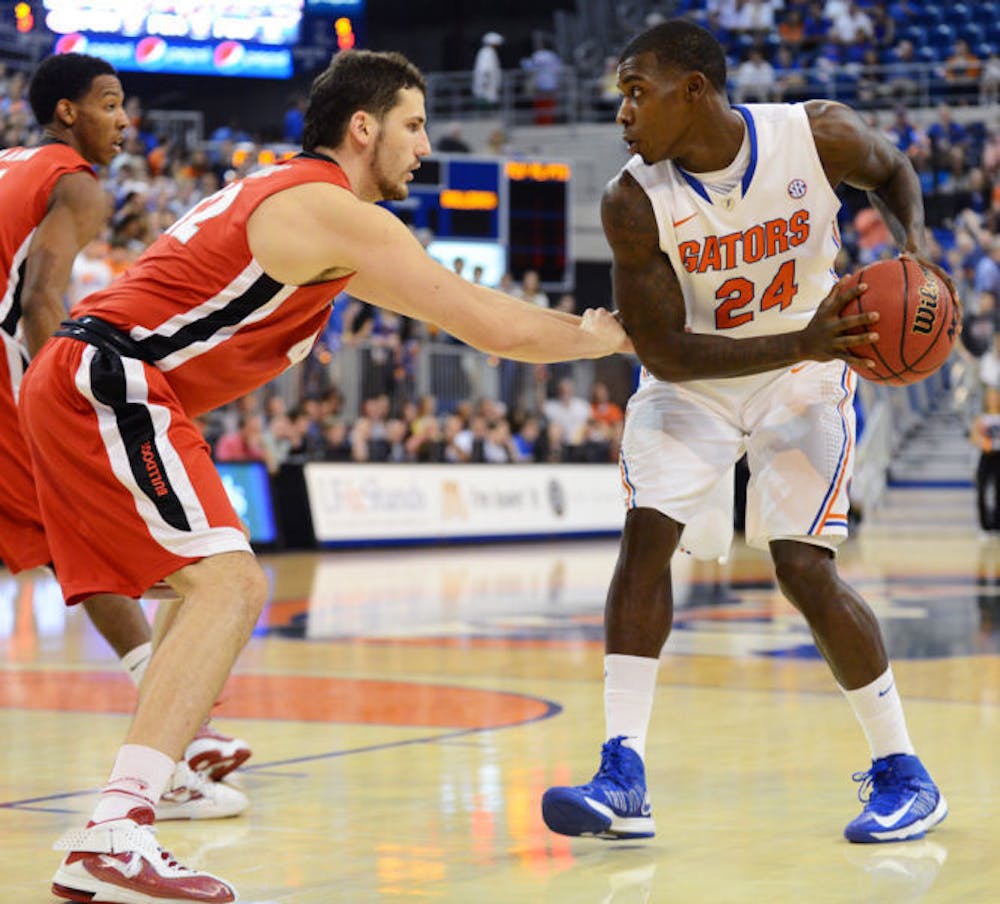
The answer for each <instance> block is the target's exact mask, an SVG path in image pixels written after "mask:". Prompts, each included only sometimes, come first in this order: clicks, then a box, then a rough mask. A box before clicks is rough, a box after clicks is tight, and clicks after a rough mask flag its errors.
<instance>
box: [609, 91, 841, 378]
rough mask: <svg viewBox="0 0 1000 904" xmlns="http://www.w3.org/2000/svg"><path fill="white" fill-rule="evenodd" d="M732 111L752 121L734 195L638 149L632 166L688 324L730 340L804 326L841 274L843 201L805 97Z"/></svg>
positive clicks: (629, 169)
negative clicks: (648, 160)
mask: <svg viewBox="0 0 1000 904" xmlns="http://www.w3.org/2000/svg"><path fill="white" fill-rule="evenodd" d="M734 109H736V110H738V111H739V113H740V114H741V115H742V116H743V118H744V120H745V121H746V126H747V134H748V138H749V143H750V160H749V163H748V165H747V169H746V171H745V173H744V174H743V177H742V180H741V181H740V183H739V184H737V185H736V187H735V188H734V189H733V191H732V192H731V193H730V194H729V195H728V196H722V195H719V194H717V193H714V192H711V191H709V190H708V189H707V188H706V187H705V186H704V185H703V184H702V183H701V182H699V181H698V178H697V177H696V176H694V175H692V174H691V173H687V172H685V171H684V170H682V169H681V168H680V167H679V166H677V164H675V163H674V162H673V161H670V160H664V161H661V162H660V163H656V164H653V165H652V166H648V165H646V164H645V163H643V161H642V158H641V157H639V156H638V155H637V156H635V157H633V158H632V159H631V160H630V161H629V162H628V163H627V164H626V165H625V171H627V172H628V173H630V174H631V175H632V176H633V177H634V178H635V179H636V181H637V182H638V183H639V185H641V186H642V188H643V189H644V190H645V192H646V194H647V195H648V196H649V199H650V202H651V204H652V206H653V212H654V213H655V215H656V223H657V226H658V228H659V234H660V248H661V249H662V250H663V252H664V253H665V254H666V255H667V256H668V257H669V258H670V262H671V264H672V265H673V268H674V272H675V273H676V274H677V279H678V280H679V282H680V286H681V291H682V292H683V294H684V304H685V308H686V325H687V329H689V330H690V331H692V332H696V333H716V334H718V335H720V336H729V337H732V338H741V337H745V336H760V335H768V334H775V333H785V332H791V331H793V330H799V329H802V327H804V326H805V325H806V323H808V322H809V319H810V318H811V316H812V314H813V312H814V311H815V310H816V308H817V307H818V306H819V303H820V302H821V301H822V300H823V299H824V298H825V297H826V295H827V294H828V293H829V291H830V289H831V287H832V286H833V284H834V283H835V282H836V280H837V275H836V273H835V271H834V270H833V262H834V258H835V257H836V255H837V251H838V250H839V248H840V236H839V233H838V230H837V222H836V217H837V212H838V210H839V209H840V200H839V199H838V198H837V196H836V194H835V193H834V191H833V188H832V187H831V186H830V183H829V181H828V180H827V178H826V174H825V173H824V171H823V166H822V164H821V163H820V159H819V154H818V153H817V151H816V144H815V142H814V141H813V137H812V131H811V129H810V127H809V122H808V119H807V116H806V112H805V108H804V107H803V106H802V105H801V104H748V105H746V106H737V107H734ZM643 376H644V380H648V379H651V378H650V377H649V376H648V374H645V373H644V375H643Z"/></svg>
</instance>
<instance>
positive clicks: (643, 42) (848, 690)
mask: <svg viewBox="0 0 1000 904" xmlns="http://www.w3.org/2000/svg"><path fill="white" fill-rule="evenodd" d="M618 84H619V88H620V90H621V92H622V94H623V98H622V101H621V106H620V108H619V111H618V116H617V120H618V122H619V123H620V124H621V126H622V128H623V130H624V139H625V141H626V143H627V144H628V148H629V150H630V151H631V153H632V154H633V156H632V158H631V160H630V161H629V162H628V163H627V164H626V166H625V167H624V168H623V169H622V171H621V172H620V173H619V174H618V176H617V177H616V178H615V179H613V180H612V181H611V183H610V184H609V185H608V187H607V189H606V191H605V194H604V198H603V202H602V210H601V214H602V221H603V225H604V231H605V234H606V235H607V238H608V241H609V243H610V245H611V248H612V251H613V257H614V266H613V286H614V295H615V302H616V304H617V307H618V309H619V311H620V316H621V319H622V322H623V324H624V326H625V328H626V331H627V332H628V334H629V336H630V338H631V339H632V342H633V344H634V346H635V349H636V352H637V354H638V355H639V357H640V359H641V361H642V363H643V365H644V370H643V376H642V380H641V383H640V386H639V389H638V391H637V392H636V394H635V395H634V396H633V398H632V399H631V401H630V404H629V407H628V414H627V417H626V425H625V433H624V438H623V442H622V455H621V465H622V478H623V483H624V485H625V490H626V503H627V508H628V512H627V516H626V520H625V527H624V533H623V536H622V541H621V548H620V553H619V558H618V563H617V566H616V568H615V573H614V576H613V578H612V581H611V587H610V590H609V592H608V598H607V607H606V612H605V625H606V631H607V637H606V654H607V655H606V657H605V716H606V722H607V725H606V728H607V734H606V738H607V741H606V743H605V744H604V746H603V748H602V755H601V765H600V769H599V771H598V772H597V774H596V775H595V776H594V778H593V779H592V781H591V782H590V783H588V784H586V785H583V786H579V787H569V788H566V787H557V788H550V789H549V790H548V791H547V792H546V793H545V795H544V797H543V801H542V811H543V815H544V818H545V821H546V823H547V824H548V826H549V828H551V829H552V830H553V831H556V832H560V833H562V834H566V835H598V836H601V837H610V838H632V837H648V836H651V835H653V833H654V823H653V817H652V811H651V808H650V803H649V797H648V794H647V791H646V781H645V767H644V755H645V753H644V747H645V740H646V733H647V728H648V724H649V718H650V712H651V709H652V703H653V693H654V688H655V685H656V674H657V666H658V659H659V655H660V651H661V649H662V647H663V645H664V643H665V642H666V640H667V637H668V635H669V633H670V628H671V622H672V617H673V601H672V597H671V585H670V559H671V555H672V554H673V552H674V550H675V549H676V548H677V546H678V542H679V540H680V536H681V532H682V530H683V529H684V526H685V524H687V523H689V522H695V523H697V522H698V520H700V519H701V518H703V517H705V516H706V514H708V513H709V510H710V509H711V508H712V507H713V506H715V505H717V504H718V498H719V494H718V492H717V491H718V488H719V485H720V481H726V480H729V481H731V477H730V468H731V467H732V465H733V463H734V462H736V461H737V460H738V459H739V458H740V457H741V456H742V454H743V453H744V452H746V454H747V457H748V461H749V466H750V474H751V476H750V483H749V487H748V494H747V496H748V505H747V508H748V510H747V526H746V534H747V541H748V542H749V543H750V544H751V545H754V546H759V547H762V548H768V549H770V552H771V556H772V558H773V560H774V565H775V570H776V574H777V580H778V584H779V586H780V587H781V590H782V591H783V593H784V594H785V595H786V596H787V597H788V598H789V599H790V600H791V601H792V603H793V604H794V605H795V606H796V607H797V608H798V609H799V611H800V612H802V614H803V615H804V616H805V618H806V620H807V621H808V623H809V627H810V629H811V631H812V634H813V638H814V640H815V642H816V646H817V647H818V649H819V651H820V652H821V653H822V655H823V656H824V658H825V659H826V661H827V663H828V664H829V666H830V668H831V670H832V672H833V675H834V677H835V679H836V681H837V683H838V684H839V685H840V687H841V689H842V690H843V691H844V693H845V695H846V697H847V699H848V701H849V702H850V704H851V706H852V708H853V709H854V712H855V714H856V716H857V718H858V720H859V721H860V723H861V726H862V728H863V729H864V733H865V735H866V736H867V739H868V741H869V744H870V746H871V756H872V765H871V767H870V769H869V770H867V771H865V772H863V773H857V774H855V776H854V778H855V780H856V781H860V782H862V787H861V789H860V792H859V797H860V799H861V800H862V801H863V802H864V803H865V806H864V809H863V812H862V813H861V814H860V815H859V816H858V817H856V818H855V819H854V820H852V821H851V822H850V824H849V825H848V826H847V828H846V830H845V835H846V837H847V838H848V839H849V840H850V841H855V842H880V841H898V840H904V839H910V838H918V837H920V836H922V835H923V834H924V833H925V832H926V831H927V830H929V829H930V828H932V827H933V826H934V825H936V824H937V823H939V822H940V821H941V820H942V819H944V817H945V815H946V814H947V811H948V810H947V805H946V803H945V800H944V798H943V797H942V796H941V794H940V792H939V791H938V789H937V787H936V786H935V784H934V783H933V781H931V778H930V776H929V775H928V774H927V772H926V770H925V769H924V767H923V765H922V764H921V762H920V760H919V759H917V757H916V756H915V755H914V749H913V745H912V743H911V741H910V737H909V735H908V733H907V728H906V723H905V721H904V718H903V711H902V707H901V704H900V699H899V694H898V693H897V690H896V685H895V681H894V679H893V674H892V669H891V667H890V665H889V662H888V659H887V656H886V651H885V646H884V644H883V640H882V636H881V633H880V631H879V626H878V623H877V622H876V620H875V617H874V615H873V614H872V612H871V610H870V609H869V608H868V606H867V605H866V604H865V602H864V601H863V600H862V599H861V598H860V597H859V596H858V595H857V593H855V592H854V590H852V589H851V588H850V587H849V586H848V585H847V584H845V583H844V582H843V581H842V580H841V578H840V577H839V575H838V573H837V569H836V565H835V554H836V550H837V546H838V544H839V543H840V542H841V541H842V540H843V539H844V538H845V537H846V536H847V510H848V498H847V486H848V482H849V480H850V475H851V467H852V461H853V455H854V413H853V408H852V399H853V394H854V389H855V381H856V376H855V374H854V373H853V372H852V371H851V370H850V369H849V368H848V366H847V364H848V363H853V364H854V365H855V366H859V362H858V361H857V359H856V358H855V357H854V356H853V355H852V353H851V351H850V348H849V347H848V346H847V345H846V344H844V345H842V346H841V347H840V348H839V349H837V348H836V346H834V350H833V352H832V353H826V352H824V351H823V350H822V348H821V347H820V346H819V345H817V344H815V343H814V342H813V336H812V331H813V330H814V328H816V329H817V331H818V328H819V327H820V326H822V324H823V323H824V322H825V323H827V325H828V326H829V325H830V323H829V321H828V320H827V315H829V316H830V317H834V318H835V317H836V316H837V312H838V311H839V310H840V308H841V307H842V305H843V304H844V303H846V300H847V298H848V293H846V292H845V290H841V289H838V288H837V285H836V281H837V277H836V274H835V273H834V271H833V269H832V268H833V262H834V257H835V255H836V253H837V249H838V246H839V240H838V234H837V227H836V216H837V211H838V210H839V208H840V203H839V201H838V200H837V197H836V195H835V194H834V189H835V187H836V186H837V185H838V184H840V183H842V182H846V183H847V184H849V185H853V186H855V187H857V188H861V189H866V190H867V191H868V192H869V193H870V196H871V198H872V201H873V202H874V203H875V204H876V205H877V206H878V208H879V210H880V211H881V212H882V215H883V216H884V217H885V219H886V221H887V223H888V224H889V226H890V228H891V230H892V232H893V235H894V237H895V239H896V241H897V242H898V244H899V246H900V248H901V249H903V250H904V251H905V252H906V253H909V254H910V255H912V256H914V257H916V258H917V259H919V260H921V263H924V264H926V263H927V262H926V261H925V260H923V258H924V256H925V236H924V216H923V206H922V201H921V196H920V186H919V183H918V181H917V178H916V175H915V174H914V172H913V170H912V168H911V167H910V165H909V163H908V161H907V160H906V158H905V157H904V156H903V155H902V154H900V153H899V152H898V151H897V150H896V149H895V148H894V147H893V146H892V145H891V144H890V143H889V142H887V141H886V140H885V139H884V138H883V137H882V136H880V135H879V134H877V133H875V132H873V131H871V130H870V129H869V128H867V126H865V124H864V123H863V122H862V120H861V119H860V118H859V117H858V116H857V115H856V114H855V113H854V112H853V111H851V110H850V109H849V108H847V107H845V106H842V105H840V104H835V103H830V102H826V101H811V102H808V103H805V104H795V105H778V104H774V105H750V106H747V107H732V106H730V104H729V101H728V99H727V97H726V62H725V55H724V53H723V49H722V47H721V46H720V45H719V43H718V41H716V39H715V38H714V37H713V36H712V35H711V34H710V33H709V32H708V31H706V30H705V29H703V28H701V27H699V26H697V25H695V24H693V23H691V22H687V21H683V20H676V19H675V20H671V21H668V22H665V23H662V24H660V25H656V26H654V27H652V28H650V29H648V30H646V31H644V32H643V33H641V34H640V35H638V36H637V37H636V38H635V39H633V40H632V41H631V42H630V43H629V45H628V46H627V47H626V48H625V51H624V53H623V54H622V56H621V61H620V63H619V67H618ZM935 269H937V268H935ZM938 272H940V271H938ZM810 318H811V320H810ZM807 322H809V324H810V325H809V327H808V328H806V329H805V330H804V331H801V330H802V327H803V325H804V324H806V323H807ZM877 328H878V325H877V324H875V325H874V327H873V329H876V330H877ZM730 486H731V483H730ZM728 499H729V500H731V499H732V493H731V492H730V493H729V494H728ZM729 505H730V510H729V511H728V512H727V517H728V523H730V524H731V523H732V510H731V501H730V503H729ZM686 545H689V548H690V547H691V546H692V545H691V544H686ZM692 551H694V550H693V548H692Z"/></svg>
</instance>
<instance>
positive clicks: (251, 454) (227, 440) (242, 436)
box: [215, 414, 276, 471]
mask: <svg viewBox="0 0 1000 904" xmlns="http://www.w3.org/2000/svg"><path fill="white" fill-rule="evenodd" d="M215 460H216V461H262V462H264V463H265V464H267V466H268V470H269V471H273V470H275V469H276V465H275V463H274V461H273V460H271V459H270V457H269V455H268V452H267V447H266V444H265V443H264V419H263V418H262V417H261V416H260V415H259V414H249V415H246V416H245V417H243V418H242V419H241V420H240V422H239V426H238V427H237V429H236V430H235V431H227V432H226V433H223V434H222V436H220V437H219V439H218V440H217V441H216V443H215Z"/></svg>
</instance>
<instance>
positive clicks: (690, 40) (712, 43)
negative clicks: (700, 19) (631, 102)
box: [618, 19, 726, 91]
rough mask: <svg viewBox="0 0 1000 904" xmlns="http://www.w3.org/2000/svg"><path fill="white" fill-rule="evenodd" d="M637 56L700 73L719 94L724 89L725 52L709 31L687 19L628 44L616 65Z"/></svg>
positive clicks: (671, 21)
mask: <svg viewBox="0 0 1000 904" xmlns="http://www.w3.org/2000/svg"><path fill="white" fill-rule="evenodd" d="M640 53H653V54H655V55H656V60H657V62H658V63H659V64H660V65H661V66H667V65H673V66H679V67H680V68H681V69H684V70H685V71H687V72H701V73H702V74H703V75H705V76H706V77H707V78H708V80H709V81H710V82H711V83H712V84H713V85H714V86H715V88H717V89H718V90H719V91H725V90H726V53H725V51H724V50H723V49H722V45H721V44H720V43H719V41H718V39H717V38H716V37H715V35H713V34H712V33H711V32H710V31H709V30H708V29H706V28H702V27H701V26H700V25H697V24H695V23H694V22H689V21H688V20H687V19H668V20H667V21H666V22H661V23H660V24H659V25H654V26H653V27H652V28H647V29H646V30H645V31H643V32H640V33H639V34H638V35H636V36H635V37H634V38H632V40H631V41H629V42H628V44H627V45H626V47H625V49H624V50H623V51H622V55H621V57H619V60H618V61H619V63H620V62H621V61H622V60H625V59H628V58H629V57H635V56H638V55H639V54H640Z"/></svg>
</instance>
